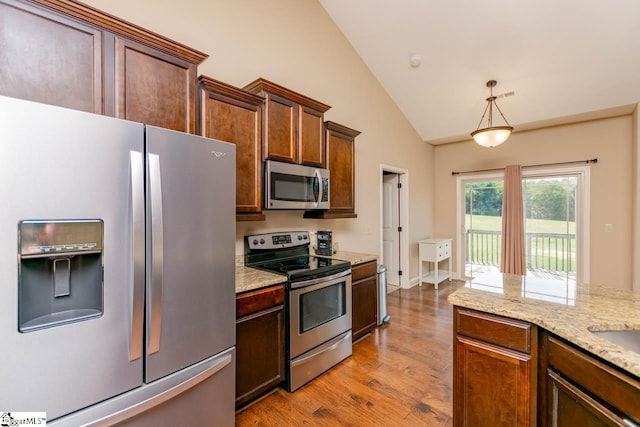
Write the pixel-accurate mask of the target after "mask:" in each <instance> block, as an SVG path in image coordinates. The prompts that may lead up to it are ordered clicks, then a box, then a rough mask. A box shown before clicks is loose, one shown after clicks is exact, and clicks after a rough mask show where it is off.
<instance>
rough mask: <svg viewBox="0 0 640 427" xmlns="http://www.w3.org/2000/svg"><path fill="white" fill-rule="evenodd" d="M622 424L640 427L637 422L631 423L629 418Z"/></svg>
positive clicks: (623, 420)
mask: <svg viewBox="0 0 640 427" xmlns="http://www.w3.org/2000/svg"><path fill="white" fill-rule="evenodd" d="M622 423H623V424H624V425H626V426H629V427H640V424H638V423H636V422H635V421H631V420H630V419H629V418H623V419H622Z"/></svg>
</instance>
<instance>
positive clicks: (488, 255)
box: [457, 167, 589, 281]
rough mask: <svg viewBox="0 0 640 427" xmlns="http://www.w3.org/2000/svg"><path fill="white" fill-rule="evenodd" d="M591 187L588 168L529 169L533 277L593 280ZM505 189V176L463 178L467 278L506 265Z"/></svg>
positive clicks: (461, 261)
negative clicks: (503, 251) (590, 272)
mask: <svg viewBox="0 0 640 427" xmlns="http://www.w3.org/2000/svg"><path fill="white" fill-rule="evenodd" d="M588 187H589V168H588V167H569V168H558V169H546V170H545V169H539V170H524V171H523V178H522V196H523V203H524V223H525V254H526V266H527V275H531V276H537V277H544V278H548V279H554V280H565V281H576V280H582V281H588V268H587V265H588V233H587V225H588V217H589V213H588V194H589V188H588ZM503 188H504V180H503V175H501V174H496V175H491V176H487V175H484V176H482V175H481V176H461V177H458V191H459V194H460V196H461V200H460V202H459V204H458V218H459V225H460V229H461V234H460V236H459V241H460V242H461V243H462V244H460V245H458V247H459V248H460V251H459V254H458V263H457V264H458V266H459V267H458V268H459V269H462V271H464V276H466V277H474V276H476V275H478V274H481V273H485V272H491V271H496V272H497V271H499V269H500V250H501V239H502V194H503ZM583 267H584V268H583Z"/></svg>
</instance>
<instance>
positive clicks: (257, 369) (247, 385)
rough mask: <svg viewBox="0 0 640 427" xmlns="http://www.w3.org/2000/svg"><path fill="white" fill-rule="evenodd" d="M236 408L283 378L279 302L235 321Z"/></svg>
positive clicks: (282, 313) (282, 328)
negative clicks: (277, 304) (272, 306)
mask: <svg viewBox="0 0 640 427" xmlns="http://www.w3.org/2000/svg"><path fill="white" fill-rule="evenodd" d="M236 353H237V365H236V408H239V407H240V406H242V405H244V404H246V403H248V402H250V401H251V400H253V399H255V398H256V397H258V396H260V395H261V394H263V393H266V392H267V391H269V390H271V389H272V388H274V387H276V386H277V385H278V384H280V383H281V382H282V381H283V380H284V309H283V308H282V306H279V307H275V308H272V309H269V310H264V311H261V312H258V313H256V314H254V315H250V316H246V317H243V318H240V319H238V320H237V322H236Z"/></svg>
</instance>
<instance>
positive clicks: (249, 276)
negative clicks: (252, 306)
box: [236, 255, 287, 294]
mask: <svg viewBox="0 0 640 427" xmlns="http://www.w3.org/2000/svg"><path fill="white" fill-rule="evenodd" d="M286 281H287V277H286V276H285V275H283V274H275V273H270V272H268V271H263V270H258V269H255V268H251V267H245V266H244V256H243V255H236V294H239V293H242V292H247V291H254V290H256V289H260V288H266V287H267V286H272V285H277V284H279V283H284V282H286Z"/></svg>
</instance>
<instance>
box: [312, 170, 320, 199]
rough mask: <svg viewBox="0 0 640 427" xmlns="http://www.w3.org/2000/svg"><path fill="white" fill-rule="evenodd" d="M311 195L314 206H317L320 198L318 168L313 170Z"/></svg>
mask: <svg viewBox="0 0 640 427" xmlns="http://www.w3.org/2000/svg"><path fill="white" fill-rule="evenodd" d="M313 197H314V198H315V203H314V205H315V207H318V204H319V203H320V200H322V176H320V171H319V170H318V169H316V170H314V171H313Z"/></svg>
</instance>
